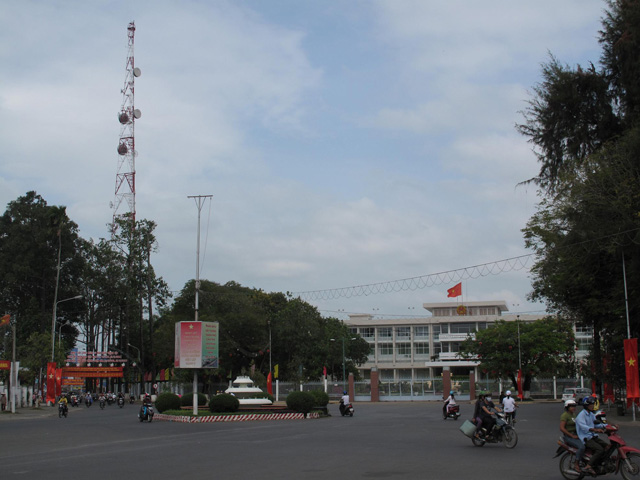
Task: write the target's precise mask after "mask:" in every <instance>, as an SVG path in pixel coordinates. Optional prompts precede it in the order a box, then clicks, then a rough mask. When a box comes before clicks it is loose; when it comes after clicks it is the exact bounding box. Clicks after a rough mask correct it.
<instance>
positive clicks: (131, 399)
mask: <svg viewBox="0 0 640 480" xmlns="http://www.w3.org/2000/svg"><path fill="white" fill-rule="evenodd" d="M135 402H136V397H134V396H133V395H129V404H130V405H133V404H134V403H135Z"/></svg>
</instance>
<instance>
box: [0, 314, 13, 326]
mask: <svg viewBox="0 0 640 480" xmlns="http://www.w3.org/2000/svg"><path fill="white" fill-rule="evenodd" d="M10 321H11V315H9V314H8V313H7V314H6V315H3V316H2V317H1V318H0V327H4V326H6V325H9V322H10Z"/></svg>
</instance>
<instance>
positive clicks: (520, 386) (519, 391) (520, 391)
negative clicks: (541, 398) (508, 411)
mask: <svg viewBox="0 0 640 480" xmlns="http://www.w3.org/2000/svg"><path fill="white" fill-rule="evenodd" d="M516 383H517V384H518V398H519V399H520V400H521V401H522V400H523V399H524V392H523V391H522V370H518V378H517V382H516Z"/></svg>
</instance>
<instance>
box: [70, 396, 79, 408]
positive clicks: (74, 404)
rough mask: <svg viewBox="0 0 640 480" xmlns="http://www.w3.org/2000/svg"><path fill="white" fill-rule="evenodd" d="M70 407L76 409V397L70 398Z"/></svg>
mask: <svg viewBox="0 0 640 480" xmlns="http://www.w3.org/2000/svg"><path fill="white" fill-rule="evenodd" d="M71 406H72V407H77V406H78V397H77V396H75V395H72V396H71Z"/></svg>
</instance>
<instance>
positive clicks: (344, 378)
mask: <svg viewBox="0 0 640 480" xmlns="http://www.w3.org/2000/svg"><path fill="white" fill-rule="evenodd" d="M355 339H356V337H352V338H351V339H350V340H355ZM329 340H331V341H332V342H335V341H336V339H335V338H330V339H329ZM340 340H342V387H343V388H342V389H343V390H346V389H347V366H346V360H345V356H344V340H345V338H344V337H342V338H341V339H340Z"/></svg>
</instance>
